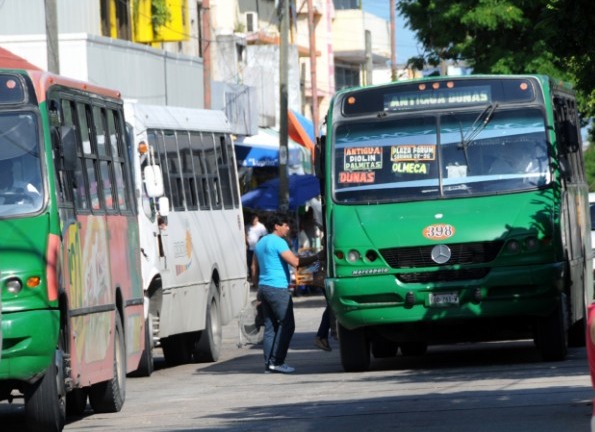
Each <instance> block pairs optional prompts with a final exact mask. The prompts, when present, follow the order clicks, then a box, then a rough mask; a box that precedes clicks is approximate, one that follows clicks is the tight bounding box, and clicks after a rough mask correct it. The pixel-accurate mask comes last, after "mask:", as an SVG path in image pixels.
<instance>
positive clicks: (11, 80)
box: [0, 69, 145, 432]
mask: <svg viewBox="0 0 595 432" xmlns="http://www.w3.org/2000/svg"><path fill="white" fill-rule="evenodd" d="M130 167H131V165H130V159H129V155H128V152H127V144H126V129H125V123H124V111H123V101H122V99H121V97H120V94H119V92H117V91H115V90H109V89H105V88H101V87H98V86H95V85H93V84H89V83H83V82H79V81H75V80H72V79H69V78H66V77H61V76H58V75H54V74H50V73H47V72H42V71H25V70H12V69H0V288H1V293H2V336H3V340H2V355H1V356H2V361H1V362H0V400H9V401H12V400H13V399H15V398H17V399H21V398H22V399H23V400H24V413H25V416H26V420H27V423H28V427H29V430H34V431H37V430H39V431H44V432H45V431H61V430H62V429H63V428H64V424H65V418H66V415H67V413H68V414H73V415H80V414H82V413H83V412H84V411H85V409H86V407H87V402H89V404H90V406H91V408H93V410H94V411H95V412H96V413H97V412H117V411H120V409H121V408H122V406H123V404H124V401H125V397H126V375H127V374H128V373H131V372H134V371H136V370H137V369H138V368H139V364H140V360H141V355H142V353H143V350H144V347H145V338H144V334H145V329H144V325H145V319H144V306H143V290H142V281H141V274H140V265H141V264H140V256H141V252H140V247H139V241H138V236H139V231H138V222H137V214H136V204H135V192H134V187H133V183H132V175H131V168H130Z"/></svg>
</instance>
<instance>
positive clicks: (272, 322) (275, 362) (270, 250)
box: [252, 213, 319, 373]
mask: <svg viewBox="0 0 595 432" xmlns="http://www.w3.org/2000/svg"><path fill="white" fill-rule="evenodd" d="M267 228H268V230H269V231H270V234H267V235H265V236H264V237H262V238H261V239H260V241H259V242H258V243H257V244H256V248H255V249H254V257H253V259H252V277H253V281H255V282H257V283H258V292H257V298H258V300H260V301H261V302H262V310H263V315H264V336H263V344H262V345H263V352H264V365H265V372H281V373H292V372H293V371H294V370H295V369H294V368H292V367H291V366H289V365H287V363H285V357H286V356H287V351H288V350H289V344H290V342H291V338H292V337H293V333H294V331H295V320H294V316H293V299H292V298H291V293H290V292H289V282H290V276H289V266H292V267H294V268H296V269H297V268H298V267H303V266H309V265H311V264H313V263H314V262H316V261H317V260H318V259H319V257H318V255H313V256H309V257H297V256H296V255H295V254H294V253H293V252H292V251H291V249H290V247H289V244H288V239H289V231H290V228H289V219H288V218H287V216H285V215H283V214H280V213H275V214H272V215H271V217H270V218H269V219H268V221H267Z"/></svg>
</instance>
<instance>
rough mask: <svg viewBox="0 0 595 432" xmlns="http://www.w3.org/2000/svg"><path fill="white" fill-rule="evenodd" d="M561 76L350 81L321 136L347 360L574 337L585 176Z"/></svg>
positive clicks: (331, 277)
mask: <svg viewBox="0 0 595 432" xmlns="http://www.w3.org/2000/svg"><path fill="white" fill-rule="evenodd" d="M579 132H580V129H579V121H578V116H577V107H576V100H575V96H574V93H573V92H572V89H571V88H570V87H569V86H568V85H566V84H563V83H560V82H557V81H555V80H553V79H551V78H548V77H545V76H487V75H486V76H481V75H475V76H473V75H472V76H461V77H431V78H423V79H419V80H413V81H404V82H396V83H391V84H387V85H380V86H371V87H364V88H354V89H346V90H344V91H341V92H339V93H337V94H336V96H335V97H334V98H333V101H332V104H331V106H330V109H329V112H328V115H327V130H326V135H325V136H324V139H322V140H321V146H320V156H321V157H320V158H319V163H320V169H319V171H320V172H321V177H322V178H323V182H324V188H323V190H324V195H325V196H324V208H325V225H326V247H327V253H328V269H327V279H326V293H327V296H328V299H329V301H330V304H331V306H332V309H333V311H334V313H335V315H336V318H337V321H338V332H339V339H340V349H341V361H342V365H343V368H344V369H345V370H346V371H361V370H366V369H368V368H369V366H370V353H372V354H373V356H374V357H376V358H379V357H390V356H395V355H397V353H398V352H399V349H400V351H401V353H402V354H403V355H420V354H423V353H425V351H426V350H427V347H428V345H432V344H437V343H447V342H468V341H486V340H505V339H506V340H507V339H521V338H533V339H534V341H535V345H536V347H537V349H538V350H539V352H540V354H541V355H542V357H543V359H544V360H561V359H563V358H565V356H566V354H567V349H568V345H569V344H581V343H582V344H584V340H585V338H584V329H585V319H584V318H585V310H586V305H587V304H588V303H590V302H591V301H592V299H593V286H592V278H593V277H592V260H591V258H592V251H591V245H590V243H591V241H590V233H589V229H590V216H589V207H588V188H587V185H586V182H585V173H584V165H583V156H582V146H581V139H580V133H579Z"/></svg>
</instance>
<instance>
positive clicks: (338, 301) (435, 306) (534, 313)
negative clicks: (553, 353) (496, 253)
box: [326, 263, 564, 329]
mask: <svg viewBox="0 0 595 432" xmlns="http://www.w3.org/2000/svg"><path fill="white" fill-rule="evenodd" d="M563 289H564V264H563V263H553V264H546V265H534V266H522V267H520V266H519V267H507V268H497V267H496V268H492V269H491V271H490V273H489V274H488V275H487V276H486V277H484V278H482V279H477V280H464V281H457V282H430V283H424V284H417V283H412V284H407V283H402V282H400V281H399V280H398V279H397V277H396V275H394V274H392V275H391V274H388V275H387V274H384V275H370V276H359V277H344V278H328V279H327V280H326V293H327V296H328V298H329V302H330V304H331V306H332V308H333V311H334V312H335V315H336V318H337V320H338V321H339V322H340V323H341V325H342V326H344V327H345V328H347V329H355V328H359V327H367V326H376V325H385V324H400V323H415V322H434V321H438V320H469V319H477V318H500V317H502V318H504V317H513V316H517V317H518V316H525V317H538V316H546V315H548V314H549V313H551V311H553V310H554V308H555V307H556V304H557V299H558V297H559V295H560V293H561V292H562V291H563Z"/></svg>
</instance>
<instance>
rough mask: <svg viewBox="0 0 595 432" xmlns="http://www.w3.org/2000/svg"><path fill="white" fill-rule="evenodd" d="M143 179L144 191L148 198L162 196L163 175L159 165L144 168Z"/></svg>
mask: <svg viewBox="0 0 595 432" xmlns="http://www.w3.org/2000/svg"><path fill="white" fill-rule="evenodd" d="M143 178H144V179H145V189H146V191H147V196H148V197H149V198H157V197H160V196H163V194H164V187H163V175H162V174H161V167H160V166H159V165H148V166H146V167H145V168H144V170H143Z"/></svg>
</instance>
